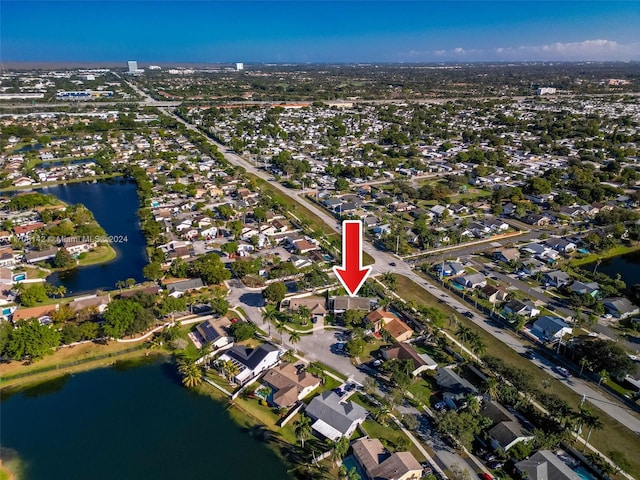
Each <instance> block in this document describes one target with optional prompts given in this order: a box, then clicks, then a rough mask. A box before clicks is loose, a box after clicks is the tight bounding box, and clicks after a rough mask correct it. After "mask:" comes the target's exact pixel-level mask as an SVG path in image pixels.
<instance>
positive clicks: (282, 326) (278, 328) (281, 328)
mask: <svg viewBox="0 0 640 480" xmlns="http://www.w3.org/2000/svg"><path fill="white" fill-rule="evenodd" d="M286 329H287V327H286V326H285V324H284V322H282V321H280V320H278V321H276V331H277V332H278V334H279V335H280V343H281V344H282V345H284V344H283V343H282V334H283V333H284V331H285V330H286Z"/></svg>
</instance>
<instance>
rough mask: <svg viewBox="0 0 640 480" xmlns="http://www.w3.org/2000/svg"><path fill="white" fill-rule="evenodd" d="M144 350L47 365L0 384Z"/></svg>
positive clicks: (7, 378)
mask: <svg viewBox="0 0 640 480" xmlns="http://www.w3.org/2000/svg"><path fill="white" fill-rule="evenodd" d="M144 348H146V346H145V345H137V346H135V347H131V348H127V349H125V350H120V351H119V352H113V353H105V354H103V355H97V356H95V357H89V358H83V359H82V360H76V361H75V362H68V363H59V364H57V365H49V366H48V367H41V368H37V369H34V370H29V371H28V372H24V373H17V374H15V375H9V376H6V377H2V379H0V383H2V382H6V381H8V380H15V379H17V378H24V377H28V376H31V375H36V374H38V373H45V372H50V371H53V370H60V369H62V368H69V367H75V366H77V365H82V364H85V363H89V362H95V361H96V360H104V359H105V358H113V357H118V356H120V355H124V354H125V353H130V352H135V351H136V350H142V349H144Z"/></svg>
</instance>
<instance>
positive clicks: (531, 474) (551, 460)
mask: <svg viewBox="0 0 640 480" xmlns="http://www.w3.org/2000/svg"><path fill="white" fill-rule="evenodd" d="M515 468H516V471H517V472H518V473H519V474H520V476H521V477H522V478H527V479H528V480H581V479H582V477H581V476H580V475H578V474H577V473H576V472H574V471H573V470H571V468H569V466H568V465H567V464H566V463H564V462H563V461H562V460H560V458H558V457H557V456H556V455H555V454H554V453H553V452H550V451H549V450H538V451H537V452H536V453H534V454H533V455H532V456H531V457H529V458H528V459H527V460H522V461H520V462H518V463H516V464H515Z"/></svg>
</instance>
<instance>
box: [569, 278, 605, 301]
mask: <svg viewBox="0 0 640 480" xmlns="http://www.w3.org/2000/svg"><path fill="white" fill-rule="evenodd" d="M569 291H570V292H571V293H577V294H578V295H591V296H592V297H597V296H598V295H599V294H600V285H598V283H597V282H589V283H584V282H580V281H578V280H576V281H575V282H573V283H572V284H571V285H569Z"/></svg>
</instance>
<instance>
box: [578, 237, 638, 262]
mask: <svg viewBox="0 0 640 480" xmlns="http://www.w3.org/2000/svg"><path fill="white" fill-rule="evenodd" d="M637 251H640V243H637V244H635V245H631V246H625V245H620V246H617V247H613V248H611V249H609V250H607V251H606V252H603V253H589V254H588V255H586V256H584V257H582V258H576V259H572V260H569V261H568V262H567V265H569V266H571V267H580V266H583V265H586V264H588V263H593V262H597V261H598V260H607V259H610V258H614V257H619V256H622V255H627V254H629V253H634V252H637Z"/></svg>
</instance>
